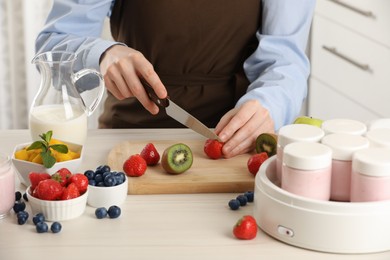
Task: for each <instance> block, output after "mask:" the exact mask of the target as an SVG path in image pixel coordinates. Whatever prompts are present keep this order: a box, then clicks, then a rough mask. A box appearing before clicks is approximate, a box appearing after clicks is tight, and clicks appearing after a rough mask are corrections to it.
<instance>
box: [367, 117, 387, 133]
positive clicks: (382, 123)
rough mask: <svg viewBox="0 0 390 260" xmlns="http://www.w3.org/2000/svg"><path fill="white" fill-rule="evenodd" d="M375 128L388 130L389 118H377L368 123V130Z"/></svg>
mask: <svg viewBox="0 0 390 260" xmlns="http://www.w3.org/2000/svg"><path fill="white" fill-rule="evenodd" d="M377 128H388V129H390V118H378V119H374V120H372V121H370V122H369V123H368V130H372V129H377Z"/></svg>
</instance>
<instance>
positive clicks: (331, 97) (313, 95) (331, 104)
mask: <svg viewBox="0 0 390 260" xmlns="http://www.w3.org/2000/svg"><path fill="white" fill-rule="evenodd" d="M307 105H308V106H307V115H309V116H312V117H316V118H321V119H323V120H327V119H334V118H349V119H354V120H359V121H361V122H363V123H366V122H369V121H371V120H373V119H376V118H382V117H386V115H385V114H378V113H374V112H373V111H370V110H369V108H367V107H364V105H362V104H359V103H356V102H355V101H354V100H351V99H350V98H348V97H347V96H345V95H343V94H340V93H339V92H338V91H337V90H335V89H333V88H332V87H329V86H327V85H325V84H323V83H322V82H321V81H319V80H317V79H315V78H313V77H312V78H311V79H310V81H309V95H308V100H307ZM387 116H390V111H387Z"/></svg>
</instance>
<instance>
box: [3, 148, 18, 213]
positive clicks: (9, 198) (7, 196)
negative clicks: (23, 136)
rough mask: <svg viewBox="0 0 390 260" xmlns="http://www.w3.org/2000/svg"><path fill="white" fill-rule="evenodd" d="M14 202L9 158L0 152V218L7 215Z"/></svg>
mask: <svg viewBox="0 0 390 260" xmlns="http://www.w3.org/2000/svg"><path fill="white" fill-rule="evenodd" d="M14 203H15V175H14V172H13V169H12V165H11V159H10V158H9V157H8V156H7V155H5V154H1V153H0V219H2V218H4V217H5V216H7V214H8V213H9V212H10V210H11V209H12V207H13V205H14Z"/></svg>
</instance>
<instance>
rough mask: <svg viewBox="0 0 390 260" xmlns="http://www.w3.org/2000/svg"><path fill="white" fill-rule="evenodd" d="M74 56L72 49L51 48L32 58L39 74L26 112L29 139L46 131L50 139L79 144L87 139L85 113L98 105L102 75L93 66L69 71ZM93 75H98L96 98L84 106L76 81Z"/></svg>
mask: <svg viewBox="0 0 390 260" xmlns="http://www.w3.org/2000/svg"><path fill="white" fill-rule="evenodd" d="M76 58H77V55H76V54H75V53H73V52H66V51H51V52H45V53H41V54H38V55H37V56H35V57H34V59H33V60H32V63H33V64H36V65H37V67H38V70H39V72H40V75H41V83H40V87H39V90H38V93H37V94H36V96H35V97H34V100H33V103H32V106H31V108H30V115H29V128H30V133H31V137H32V139H33V141H36V140H40V137H39V135H41V134H42V133H46V132H48V131H49V130H51V131H53V138H55V139H58V140H62V141H66V142H70V143H75V144H80V145H83V144H84V143H85V141H86V138H87V130H88V120H87V118H88V116H90V115H91V114H92V113H93V112H94V111H95V109H96V108H97V107H98V105H99V103H100V101H101V99H102V97H103V93H104V83H103V77H102V75H101V74H100V73H99V72H98V71H96V70H93V69H82V70H80V71H78V72H76V73H73V64H74V61H75V60H76ZM88 74H93V75H95V76H96V77H97V78H98V81H99V83H98V88H99V90H98V93H97V97H96V98H94V100H93V101H92V102H91V105H90V106H86V105H85V102H84V100H83V98H82V97H81V96H80V94H79V92H78V91H77V89H76V86H75V84H76V82H77V81H78V80H79V79H81V78H82V77H84V76H86V75H88Z"/></svg>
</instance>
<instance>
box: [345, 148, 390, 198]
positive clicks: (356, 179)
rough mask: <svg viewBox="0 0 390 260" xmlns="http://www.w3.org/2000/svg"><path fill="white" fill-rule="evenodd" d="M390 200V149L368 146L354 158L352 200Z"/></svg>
mask: <svg viewBox="0 0 390 260" xmlns="http://www.w3.org/2000/svg"><path fill="white" fill-rule="evenodd" d="M381 200H390V149H389V148H367V149H363V150H360V151H357V152H356V153H355V154H354V156H353V159H352V175H351V202H368V201H381Z"/></svg>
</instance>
